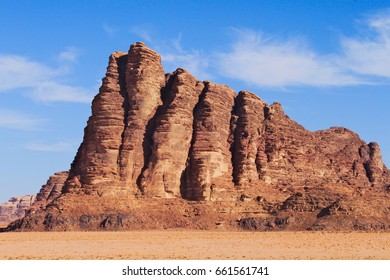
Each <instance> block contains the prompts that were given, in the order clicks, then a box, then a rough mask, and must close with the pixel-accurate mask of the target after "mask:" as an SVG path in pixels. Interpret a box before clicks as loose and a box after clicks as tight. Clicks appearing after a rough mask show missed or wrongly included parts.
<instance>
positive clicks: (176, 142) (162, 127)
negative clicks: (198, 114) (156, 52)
mask: <svg viewBox="0 0 390 280" xmlns="http://www.w3.org/2000/svg"><path fill="white" fill-rule="evenodd" d="M203 87H204V84H203V83H202V82H199V81H197V80H196V79H195V78H194V77H193V76H191V74H189V73H188V72H187V71H185V70H183V69H178V70H176V71H175V72H174V73H173V74H172V76H171V77H170V79H169V81H168V85H167V88H166V89H165V94H164V105H163V107H162V110H161V114H160V115H159V116H158V117H157V119H156V128H155V131H154V134H153V139H152V140H153V141H152V142H153V145H152V152H151V157H150V160H149V164H148V166H147V168H146V170H145V171H144V173H143V175H142V180H141V181H142V183H141V186H142V188H143V190H144V193H145V194H146V195H148V196H158V197H180V184H181V178H182V176H183V172H184V170H185V167H186V162H187V157H188V151H189V149H190V145H191V136H192V125H193V108H194V107H195V105H196V103H197V102H198V100H199V95H200V93H201V92H202V90H203Z"/></svg>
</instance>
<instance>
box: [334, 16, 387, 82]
mask: <svg viewBox="0 0 390 280" xmlns="http://www.w3.org/2000/svg"><path fill="white" fill-rule="evenodd" d="M366 23H367V26H368V27H369V28H370V31H371V32H369V34H368V36H365V37H364V38H354V37H349V38H348V37H344V38H342V39H341V44H342V48H343V51H344V56H345V58H344V64H345V66H346V67H348V68H349V69H350V70H352V71H354V72H356V73H359V74H364V75H373V76H379V77H385V78H390V67H389V65H390V55H389V54H390V12H387V13H381V14H376V15H374V16H372V17H370V18H369V19H368V21H367V22H366Z"/></svg>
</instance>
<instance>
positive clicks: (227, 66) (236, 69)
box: [215, 29, 367, 87]
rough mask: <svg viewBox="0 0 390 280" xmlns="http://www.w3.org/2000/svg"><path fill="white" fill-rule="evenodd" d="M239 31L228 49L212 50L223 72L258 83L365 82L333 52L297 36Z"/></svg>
mask: <svg viewBox="0 0 390 280" xmlns="http://www.w3.org/2000/svg"><path fill="white" fill-rule="evenodd" d="M235 33H236V34H237V35H238V36H237V39H236V41H235V42H234V43H233V44H232V48H231V50H230V51H228V52H219V53H216V54H215V61H216V69H217V71H218V73H219V74H220V75H222V76H226V77H229V78H234V79H238V80H242V81H245V82H247V83H250V84H253V85H257V86H260V87H288V86H295V85H300V86H349V85H356V84H362V83H367V81H364V80H362V79H360V78H358V77H356V76H355V75H353V74H351V73H349V72H348V71H346V70H345V69H344V68H343V66H342V65H340V63H339V58H338V57H337V56H336V55H322V56H321V55H319V54H317V53H315V52H314V51H313V50H311V49H310V48H308V47H307V46H306V44H305V43H304V42H302V41H299V40H291V39H290V40H284V41H281V40H277V39H275V38H268V37H266V36H264V35H263V34H261V33H256V32H254V31H251V30H238V29H236V30H235Z"/></svg>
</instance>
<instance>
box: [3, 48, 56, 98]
mask: <svg viewBox="0 0 390 280" xmlns="http://www.w3.org/2000/svg"><path fill="white" fill-rule="evenodd" d="M61 74H62V73H61V70H60V69H53V68H50V67H48V66H46V65H43V64H41V63H38V62H35V61H31V60H30V59H28V58H25V57H22V56H17V55H5V54H0V81H1V82H0V92H5V91H8V90H13V89H15V88H24V87H35V86H37V85H39V84H40V83H41V82H42V81H45V80H48V79H53V78H55V77H58V76H59V75H61Z"/></svg>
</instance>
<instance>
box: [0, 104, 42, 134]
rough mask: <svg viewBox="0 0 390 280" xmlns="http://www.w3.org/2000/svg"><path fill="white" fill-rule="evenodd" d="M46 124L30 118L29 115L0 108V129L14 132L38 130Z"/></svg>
mask: <svg viewBox="0 0 390 280" xmlns="http://www.w3.org/2000/svg"><path fill="white" fill-rule="evenodd" d="M45 122H46V120H44V119H39V118H35V117H32V116H30V115H27V114H24V113H21V112H18V111H14V110H9V109H2V108H0V127H2V128H10V129H16V130H27V131H32V130H39V129H40V127H41V126H42V125H43V124H44V123H45Z"/></svg>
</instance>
